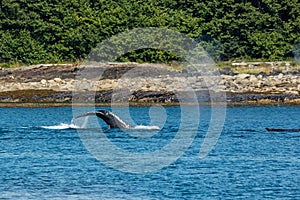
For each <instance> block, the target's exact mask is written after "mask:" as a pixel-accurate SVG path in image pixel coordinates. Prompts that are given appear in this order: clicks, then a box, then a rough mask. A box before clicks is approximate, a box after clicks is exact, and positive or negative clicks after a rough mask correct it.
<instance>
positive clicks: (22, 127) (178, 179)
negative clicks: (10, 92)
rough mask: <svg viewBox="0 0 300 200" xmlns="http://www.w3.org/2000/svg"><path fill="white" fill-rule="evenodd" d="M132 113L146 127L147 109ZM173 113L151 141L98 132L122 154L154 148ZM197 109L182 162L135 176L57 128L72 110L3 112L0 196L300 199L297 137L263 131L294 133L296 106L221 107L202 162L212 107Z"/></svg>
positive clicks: (170, 128)
mask: <svg viewBox="0 0 300 200" xmlns="http://www.w3.org/2000/svg"><path fill="white" fill-rule="evenodd" d="M130 109H131V117H132V118H133V119H134V120H135V122H136V123H137V124H143V125H148V124H149V123H150V119H149V116H148V111H149V108H148V107H132V108H130ZM179 110H180V107H166V117H167V120H166V123H165V125H164V128H163V129H161V130H160V131H158V133H157V134H155V135H154V136H153V137H151V139H143V138H138V137H136V138H135V137H131V136H128V135H126V134H124V133H123V132H122V131H120V130H116V129H115V130H112V129H110V130H109V129H107V128H104V130H103V131H104V133H105V134H107V137H108V138H109V139H110V140H111V141H112V142H113V143H114V144H115V145H118V146H119V147H120V148H122V149H125V150H126V151H129V152H135V153H143V152H151V151H156V150H158V149H160V148H162V147H163V146H165V145H167V144H168V143H169V142H170V141H171V140H172V138H173V137H174V136H175V135H176V130H177V129H178V126H179V124H180V122H178V119H179V118H180V116H178V113H180V112H179ZM200 111H201V122H200V126H199V128H198V131H197V134H196V137H195V139H194V140H193V143H192V144H191V146H190V148H189V149H188V150H187V151H185V153H184V155H183V156H182V157H180V158H179V159H178V160H177V161H175V162H174V163H172V164H171V165H169V166H167V167H164V168H162V169H161V170H158V171H155V172H149V173H141V174H134V173H126V172H122V171H119V170H117V169H114V168H110V167H107V166H106V165H105V164H104V163H102V162H99V161H98V160H97V159H96V158H95V157H94V156H93V155H92V154H91V153H90V152H89V151H88V150H87V149H86V148H85V146H84V145H83V142H82V140H81V139H80V137H79V133H78V132H77V130H75V129H59V128H63V125H61V123H66V124H70V121H71V119H72V117H73V115H72V108H1V109H0V119H1V120H0V199H209V198H212V199H234V198H242V199H263V198H264V199H265V198H269V199H300V133H299V132H298V133H297V132H294V133H293V132H286V133H279V132H267V131H265V128H266V127H276V128H300V123H299V122H300V118H299V114H300V107H229V108H227V114H226V121H225V125H224V128H223V131H222V134H221V136H220V138H219V140H218V143H217V145H216V146H215V148H214V149H213V151H212V152H211V153H210V154H209V156H208V157H206V158H204V159H199V157H198V154H199V149H200V147H201V145H202V142H203V138H204V136H205V132H206V130H207V127H208V123H209V120H210V108H209V107H201V108H200ZM100 124H101V125H104V124H102V122H100ZM56 125H57V127H55V126H56ZM152 125H155V124H152ZM42 126H46V127H47V126H48V128H45V127H44V128H42ZM51 126H54V127H51ZM88 131H89V132H90V133H91V135H93V134H92V133H93V132H94V131H96V130H92V129H90V130H88ZM139 131H144V132H145V134H147V133H148V132H151V131H153V130H139ZM89 132H87V133H89ZM87 135H88V134H87ZM97 139H98V138H96V137H95V138H94V140H97ZM91 140H93V138H91ZM103 153H105V152H103Z"/></svg>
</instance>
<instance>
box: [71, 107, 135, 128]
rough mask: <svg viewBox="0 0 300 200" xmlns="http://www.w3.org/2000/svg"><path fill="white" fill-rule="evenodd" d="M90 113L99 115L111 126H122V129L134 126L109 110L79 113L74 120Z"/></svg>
mask: <svg viewBox="0 0 300 200" xmlns="http://www.w3.org/2000/svg"><path fill="white" fill-rule="evenodd" d="M89 115H96V116H97V117H99V118H101V119H102V120H103V121H104V122H105V123H106V124H107V125H108V126H109V127H110V128H120V129H129V128H132V126H130V125H129V124H127V123H126V122H124V121H123V120H122V119H120V118H119V117H118V116H117V115H115V114H114V113H112V112H110V111H107V110H98V111H95V112H87V113H85V114H82V115H79V116H77V117H75V118H73V120H75V119H78V118H80V117H85V116H89Z"/></svg>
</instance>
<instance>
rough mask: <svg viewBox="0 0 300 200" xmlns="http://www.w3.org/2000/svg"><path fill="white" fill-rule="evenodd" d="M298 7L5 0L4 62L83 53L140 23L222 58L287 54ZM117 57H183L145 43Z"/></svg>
mask: <svg viewBox="0 0 300 200" xmlns="http://www.w3.org/2000/svg"><path fill="white" fill-rule="evenodd" d="M299 10H300V3H299V0H255V1H254V0H243V1H239V0H224V1H218V0H202V1H196V0H178V1H173V0H161V1H154V0H147V1H146V0H120V1H115V0H59V1H58V0H52V1H43V0H2V1H1V2H0V63H26V64H33V63H41V62H63V61H76V60H79V59H84V58H86V57H87V56H88V55H89V53H90V51H91V50H92V49H93V48H95V47H96V45H97V44H98V43H100V42H102V41H104V40H105V39H107V38H110V37H111V36H113V35H116V34H118V33H121V32H124V31H126V30H131V29H133V28H138V27H164V28H167V29H171V30H175V31H179V32H181V33H183V34H187V35H188V36H190V37H192V38H194V39H195V40H196V41H198V42H199V43H200V45H201V46H202V47H203V48H204V49H205V50H206V51H207V52H208V54H209V55H211V56H212V57H213V58H214V59H215V60H217V61H219V60H230V59H232V60H233V59H241V58H247V59H266V60H279V59H287V58H291V57H294V54H293V49H295V48H294V46H295V45H297V44H298V43H300V15H299ZM116 42H120V41H116ZM294 52H295V51H294ZM116 59H117V60H119V61H139V62H140V61H146V62H170V61H173V60H181V59H182V58H180V57H179V56H178V55H176V54H174V52H170V51H165V50H163V49H153V48H141V49H138V50H134V51H130V52H125V54H124V55H123V56H122V57H119V58H116Z"/></svg>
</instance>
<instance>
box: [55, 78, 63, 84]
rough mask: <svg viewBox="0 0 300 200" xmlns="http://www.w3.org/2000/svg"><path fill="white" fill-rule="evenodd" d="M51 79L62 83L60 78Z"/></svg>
mask: <svg viewBox="0 0 300 200" xmlns="http://www.w3.org/2000/svg"><path fill="white" fill-rule="evenodd" d="M53 80H54V81H55V82H56V83H62V80H61V78H54V79H53Z"/></svg>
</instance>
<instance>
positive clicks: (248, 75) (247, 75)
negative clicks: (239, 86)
mask: <svg viewBox="0 0 300 200" xmlns="http://www.w3.org/2000/svg"><path fill="white" fill-rule="evenodd" d="M249 77H250V74H238V75H236V78H238V79H246V78H249Z"/></svg>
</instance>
